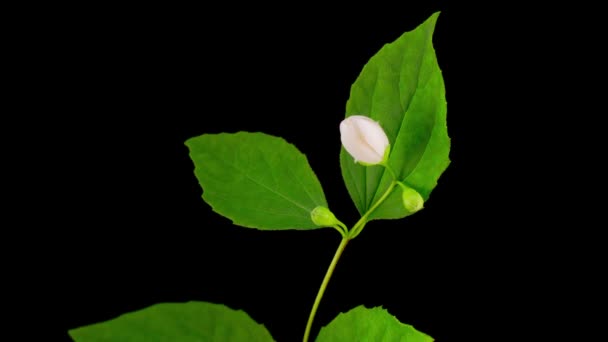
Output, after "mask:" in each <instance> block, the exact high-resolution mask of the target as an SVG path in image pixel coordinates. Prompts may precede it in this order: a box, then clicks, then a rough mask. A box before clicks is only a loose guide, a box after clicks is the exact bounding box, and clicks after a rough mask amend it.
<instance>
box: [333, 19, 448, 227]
mask: <svg viewBox="0 0 608 342" xmlns="http://www.w3.org/2000/svg"><path fill="white" fill-rule="evenodd" d="M438 15H439V12H437V13H435V14H433V15H432V16H431V17H430V18H429V19H427V20H426V21H425V22H424V23H423V24H421V25H420V26H418V27H417V28H416V29H414V30H413V31H411V32H406V33H404V34H403V35H402V36H401V37H399V38H398V39H397V40H396V41H394V42H393V43H390V44H387V45H385V46H384V47H382V49H381V50H380V51H379V52H378V53H377V54H376V55H375V56H373V57H372V58H371V59H370V60H369V62H368V63H367V64H366V65H365V67H364V68H363V70H362V71H361V74H360V75H359V77H358V78H357V80H356V81H355V83H354V84H353V85H352V87H351V91H350V98H349V99H348V102H347V104H346V117H349V116H351V115H356V114H358V115H365V116H368V117H371V118H372V119H374V120H376V121H378V122H380V125H381V126H382V128H383V129H384V130H385V132H386V135H387V136H388V138H389V141H390V143H391V154H390V157H389V160H388V164H389V165H390V166H391V167H392V169H393V170H394V171H395V173H396V174H397V177H398V178H399V180H401V181H403V182H404V183H405V184H406V185H408V186H409V187H411V188H413V189H415V190H416V191H418V192H419V193H420V194H421V195H422V197H423V198H424V199H425V200H426V199H428V197H429V194H430V193H431V191H432V190H433V188H434V187H435V186H436V185H437V180H438V179H439V176H440V175H441V174H442V173H443V171H444V170H445V169H446V168H447V167H448V165H449V163H450V160H449V152H450V138H449V137H448V133H447V125H446V112H447V105H446V100H445V86H444V82H443V76H442V74H441V70H440V69H439V65H438V63H437V58H436V56H435V50H434V48H433V43H432V37H433V31H434V29H435V23H436V21H437V17H438ZM340 166H341V168H342V176H343V178H344V182H345V183H346V187H347V188H348V192H349V194H350V196H351V198H352V199H353V201H354V203H355V205H356V207H357V209H358V210H359V212H360V213H361V214H362V215H363V214H365V213H366V212H367V211H368V209H369V208H370V207H371V206H372V205H373V204H374V203H375V202H376V201H377V200H378V199H379V198H380V197H381V196H382V195H383V194H384V192H385V191H386V189H387V188H388V187H389V185H390V183H391V181H392V176H391V175H390V173H389V172H386V171H385V168H384V167H382V166H368V167H366V166H362V165H359V164H355V163H354V160H353V158H352V157H351V156H350V155H349V154H348V153H347V152H346V150H345V149H344V147H342V150H341V152H340ZM407 215H408V212H407V211H406V210H405V208H404V206H403V204H402V201H401V189H400V187H397V188H396V190H394V191H393V193H391V195H390V196H389V197H388V198H387V200H386V201H384V202H383V203H382V204H381V205H380V206H379V207H378V208H377V209H376V210H375V211H374V212H373V213H372V214H371V216H370V219H393V218H401V217H405V216H407Z"/></svg>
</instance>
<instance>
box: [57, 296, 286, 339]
mask: <svg viewBox="0 0 608 342" xmlns="http://www.w3.org/2000/svg"><path fill="white" fill-rule="evenodd" d="M69 334H70V336H71V337H72V338H73V339H74V341H76V342H103V341H108V342H110V341H111V342H121V341H125V342H127V341H129V342H135V341H149V342H154V341H163V342H164V341H180V342H195V341H196V342H203V341H274V340H273V339H272V336H271V335H270V333H269V332H268V330H266V328H265V327H264V325H262V324H258V323H256V322H255V321H254V320H253V319H251V317H249V316H248V315H247V314H246V313H245V312H244V311H241V310H238V311H237V310H233V309H230V308H228V307H226V306H225V305H221V304H213V303H206V302H194V301H192V302H187V303H163V304H156V305H153V306H150V307H147V308H145V309H142V310H139V311H134V312H130V313H127V314H124V315H121V316H119V317H117V318H115V319H112V320H109V321H106V322H102V323H97V324H92V325H88V326H84V327H80V328H76V329H72V330H70V331H69Z"/></svg>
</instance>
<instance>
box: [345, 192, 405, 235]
mask: <svg viewBox="0 0 608 342" xmlns="http://www.w3.org/2000/svg"><path fill="white" fill-rule="evenodd" d="M397 183H398V182H397V181H393V182H392V183H391V185H389V187H388V189H386V191H385V192H384V194H382V197H380V199H379V200H378V201H376V203H374V205H373V206H372V207H371V208H369V210H368V211H367V212H366V213H365V215H363V216H361V218H360V219H359V221H357V223H355V225H354V226H353V229H351V230H350V233H349V236H350V238H351V239H354V238H355V237H357V235H359V233H361V230H363V227H365V224H366V223H367V218H368V217H369V215H371V213H373V212H374V210H376V208H378V207H379V206H380V204H382V202H384V200H386V199H387V197H388V196H389V195H390V194H391V192H393V189H394V188H395V186H396V185H397Z"/></svg>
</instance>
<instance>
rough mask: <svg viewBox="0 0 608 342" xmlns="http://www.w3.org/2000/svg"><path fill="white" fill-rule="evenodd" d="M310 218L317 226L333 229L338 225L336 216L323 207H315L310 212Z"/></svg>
mask: <svg viewBox="0 0 608 342" xmlns="http://www.w3.org/2000/svg"><path fill="white" fill-rule="evenodd" d="M310 218H311V219H312V222H314V223H315V224H316V225H317V226H321V227H334V226H336V225H337V224H339V223H340V221H338V219H337V218H336V216H334V214H333V213H332V212H331V211H329V209H327V208H325V207H321V206H319V207H316V208H314V209H313V210H312V211H311V212H310Z"/></svg>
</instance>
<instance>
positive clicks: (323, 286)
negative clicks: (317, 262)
mask: <svg viewBox="0 0 608 342" xmlns="http://www.w3.org/2000/svg"><path fill="white" fill-rule="evenodd" d="M348 241H350V239H349V238H348V237H344V238H342V242H340V246H338V249H337V250H336V254H335V255H334V258H333V259H332V261H331V264H329V268H328V269H327V273H325V278H323V282H322V283H321V287H320V288H319V292H317V298H315V302H314V304H313V305H312V310H311V311H310V316H308V323H307V324H306V330H305V331H304V342H307V341H308V337H309V336H310V329H311V328H312V321H313V320H314V319H315V314H316V313H317V309H318V308H319V303H321V298H323V294H324V293H325V289H326V288H327V284H328V283H329V279H330V278H331V275H332V274H333V273H334V269H335V268H336V265H337V264H338V260H339V259H340V256H341V255H342V252H344V248H346V244H347V243H348Z"/></svg>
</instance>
